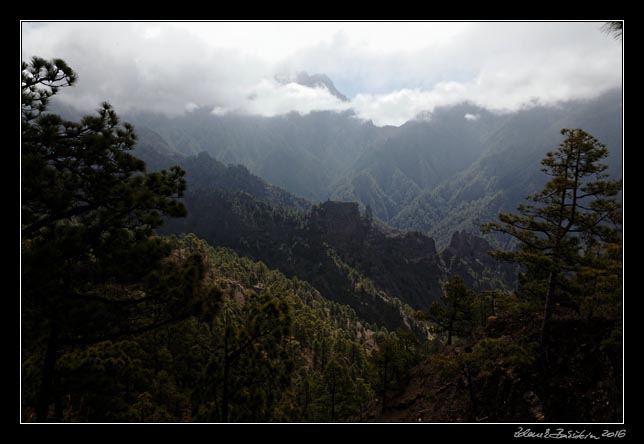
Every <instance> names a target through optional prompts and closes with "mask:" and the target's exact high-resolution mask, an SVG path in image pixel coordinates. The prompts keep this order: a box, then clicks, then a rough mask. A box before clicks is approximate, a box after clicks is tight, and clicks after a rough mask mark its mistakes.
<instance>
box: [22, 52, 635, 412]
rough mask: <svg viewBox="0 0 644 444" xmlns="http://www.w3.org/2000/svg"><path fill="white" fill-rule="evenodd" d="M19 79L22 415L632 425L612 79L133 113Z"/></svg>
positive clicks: (321, 84)
mask: <svg viewBox="0 0 644 444" xmlns="http://www.w3.org/2000/svg"><path fill="white" fill-rule="evenodd" d="M21 78H22V88H21V92H22V95H21V99H22V100H21V104H22V107H21V130H22V139H21V168H22V176H21V258H20V260H21V324H20V329H21V331H20V334H21V406H20V412H21V419H22V422H139V423H140V422H222V423H223V422H388V421H409V422H517V421H518V422H546V423H553V422H571V423H572V422H580V421H582V422H620V421H622V420H623V418H624V416H623V415H624V411H623V404H622V401H623V396H624V395H625V390H624V387H623V375H624V370H623V362H624V356H623V325H624V324H623V309H624V298H623V264H622V261H623V231H622V224H623V210H622V205H621V198H622V190H623V185H622V182H621V180H619V177H621V169H620V166H621V165H620V163H621V130H620V128H619V126H618V125H617V123H619V117H620V113H621V98H620V97H619V95H618V94H617V93H616V92H611V93H607V94H605V95H603V96H601V97H599V98H598V99H594V100H589V101H585V102H569V103H564V104H561V106H559V107H558V108H552V107H548V108H546V107H532V108H530V109H527V110H523V111H518V112H515V113H508V114H494V113H491V112H489V111H486V110H485V109H483V108H479V107H474V106H472V105H469V104H461V105H456V106H451V107H443V108H440V107H439V108H437V109H436V110H435V111H434V112H433V113H432V114H431V115H424V116H423V115H421V116H419V118H418V119H416V120H414V121H410V122H408V123H406V124H404V125H402V126H400V127H398V128H394V127H384V128H379V127H376V126H374V125H373V124H371V123H365V122H362V121H360V120H358V119H356V118H355V116H354V115H352V114H351V113H350V112H343V113H336V112H327V111H325V112H312V113H309V114H307V115H300V114H295V113H293V114H286V115H279V116H276V117H270V118H266V117H257V116H242V115H235V114H234V113H231V114H225V115H214V114H212V113H210V112H208V111H206V110H205V109H199V107H196V109H193V110H192V111H190V112H187V113H185V114H184V115H183V116H181V117H174V118H171V117H166V116H162V115H152V114H150V113H139V114H137V115H133V116H132V117H133V118H134V119H136V121H137V122H136V124H135V125H132V124H130V123H125V122H122V121H121V119H120V117H119V115H118V114H117V112H116V111H115V109H114V108H113V107H112V106H111V105H110V104H108V103H103V104H101V105H100V108H99V109H98V110H97V111H96V112H95V113H93V114H91V115H86V116H78V115H74V113H75V111H72V110H71V109H67V110H65V109H64V107H62V106H61V107H58V108H53V109H52V108H50V100H51V99H52V98H54V96H56V95H57V94H59V93H60V92H64V91H65V89H67V88H69V87H73V86H74V85H75V84H76V83H77V81H78V76H77V75H76V72H75V71H74V70H73V69H72V68H71V67H70V66H69V65H67V63H65V61H63V60H61V59H52V60H45V59H43V58H39V57H33V58H32V59H31V60H29V61H25V62H23V64H22V67H21ZM298 79H299V82H300V83H299V84H298V85H300V86H302V87H305V86H306V85H307V84H312V85H314V86H315V88H318V89H324V88H326V89H327V90H328V91H331V92H333V97H335V98H336V99H339V100H342V101H343V102H346V101H348V99H347V98H346V97H345V96H343V95H342V94H341V93H340V92H339V91H337V90H336V89H335V86H333V83H332V82H331V80H330V79H329V78H328V77H326V76H308V75H307V76H304V75H300V76H299V77H298ZM318 92H319V91H318ZM57 110H58V111H61V110H62V112H61V114H62V115H59V114H58V113H57ZM465 116H469V117H467V118H466V117H465ZM564 125H565V126H564ZM582 126H583V128H582ZM224 162H226V163H224ZM409 228H411V229H409Z"/></svg>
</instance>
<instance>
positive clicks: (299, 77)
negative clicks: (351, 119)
mask: <svg viewBox="0 0 644 444" xmlns="http://www.w3.org/2000/svg"><path fill="white" fill-rule="evenodd" d="M276 79H277V81H278V82H280V83H291V82H292V83H297V84H298V85H303V86H308V87H309V88H319V87H324V88H326V89H327V90H328V91H329V92H330V93H331V95H333V96H335V97H337V98H338V99H340V100H342V101H343V102H348V101H349V99H347V96H345V95H344V94H342V93H341V92H340V91H338V89H337V88H336V87H335V85H334V84H333V81H332V80H331V79H330V78H329V76H327V75H326V74H309V73H307V72H306V71H300V72H298V73H297V74H296V75H295V77H277V76H276Z"/></svg>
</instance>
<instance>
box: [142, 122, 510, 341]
mask: <svg viewBox="0 0 644 444" xmlns="http://www.w3.org/2000/svg"><path fill="white" fill-rule="evenodd" d="M158 142H159V140H158V138H157V137H155V136H154V134H150V133H148V132H144V133H143V136H142V137H141V143H140V144H139V145H138V147H137V149H136V154H137V155H138V156H140V157H141V158H143V159H144V160H146V161H147V162H148V164H149V165H150V166H151V168H163V167H168V166H170V165H173V164H178V165H180V166H181V167H182V168H184V169H185V170H186V171H187V176H186V177H187V182H188V190H187V192H186V195H185V198H184V201H185V203H186V205H187V207H188V216H187V217H186V218H185V219H175V220H170V221H168V222H167V225H166V226H165V227H164V228H163V229H162V230H161V232H162V233H189V232H192V233H195V234H197V235H198V236H200V237H202V238H204V239H205V240H207V241H208V242H210V243H211V244H212V245H217V246H219V245H221V246H226V247H230V248H233V249H234V250H235V251H237V252H238V253H240V254H243V255H245V256H247V257H250V258H252V259H254V260H261V261H263V262H265V263H266V264H267V265H269V266H270V267H272V268H276V269H279V270H281V271H282V272H284V273H285V274H286V275H287V276H290V277H295V276H297V277H299V278H301V279H305V280H307V281H308V282H309V283H311V284H312V285H313V286H314V287H315V288H316V289H318V290H319V291H320V292H321V293H322V294H323V295H324V296H325V297H327V298H329V299H331V300H334V301H337V302H340V303H344V304H348V305H350V306H351V307H353V309H355V310H356V312H357V313H358V314H359V315H360V316H361V317H362V318H363V319H365V320H366V321H368V322H373V323H377V324H379V325H385V326H387V327H388V328H390V329H396V328H398V327H402V326H404V327H406V328H412V329H416V330H418V332H419V333H421V334H424V333H423V330H424V327H422V326H421V325H417V321H416V320H415V319H414V316H413V309H427V308H429V306H430V305H431V303H432V301H434V300H436V299H437V298H438V297H439V296H440V294H441V291H442V290H441V282H442V281H444V280H445V279H446V276H447V275H448V273H453V272H458V273H464V274H466V275H468V276H470V278H469V280H468V282H469V283H471V285H472V286H473V288H476V289H483V288H488V287H489V285H490V284H491V283H492V282H493V281H494V282H497V281H498V282H504V283H506V284H507V283H508V282H510V281H509V280H508V279H506V276H505V275H504V274H503V272H502V269H501V268H500V266H499V264H496V263H494V261H492V260H491V259H490V258H488V257H487V250H486V248H487V247H488V245H487V244H486V243H485V241H483V240H482V239H479V242H478V243H476V245H474V243H472V242H470V244H471V245H470V246H472V245H474V246H475V247H476V248H467V247H466V248H463V247H462V245H459V246H455V247H454V248H452V250H450V251H449V252H448V253H446V254H447V255H446V256H441V255H439V254H438V252H437V250H436V248H435V244H434V241H433V240H432V239H431V238H429V237H427V236H424V235H422V234H420V233H404V232H396V231H393V230H392V229H391V228H387V227H385V226H382V224H380V223H378V222H377V221H374V220H373V219H372V218H371V216H370V215H367V214H361V212H360V210H359V206H358V204H357V203H349V202H347V203H343V202H331V201H327V202H324V203H322V204H320V205H315V206H313V207H311V206H310V204H309V203H308V202H307V201H305V200H303V199H299V198H296V197H294V196H292V195H290V194H289V193H288V192H286V191H284V190H282V189H280V188H277V187H274V186H272V185H269V184H267V183H266V182H264V181H263V180H261V179H259V178H257V177H256V176H253V175H252V174H250V173H249V172H248V170H246V169H245V168H244V167H242V166H224V165H223V164H222V163H220V162H218V161H216V160H214V159H212V158H211V157H210V156H209V155H208V154H206V153H201V154H200V155H198V156H188V157H184V156H177V155H173V156H167V155H164V154H163V152H167V147H165V146H161V149H160V150H155V144H156V143H158ZM463 236H465V234H463ZM468 239H469V238H468ZM480 258H483V262H481V260H480ZM481 264H483V265H481ZM481 267H483V268H481ZM483 269H485V272H484V271H483ZM486 273H487V274H486ZM401 302H402V304H401ZM405 304H408V306H407V305H405Z"/></svg>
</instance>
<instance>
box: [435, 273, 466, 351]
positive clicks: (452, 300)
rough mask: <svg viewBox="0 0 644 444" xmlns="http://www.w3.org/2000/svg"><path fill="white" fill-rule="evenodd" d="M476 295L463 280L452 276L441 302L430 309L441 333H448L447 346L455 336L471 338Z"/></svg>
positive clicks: (436, 302)
mask: <svg viewBox="0 0 644 444" xmlns="http://www.w3.org/2000/svg"><path fill="white" fill-rule="evenodd" d="M473 302H474V293H473V292H472V291H471V290H470V289H468V288H467V287H466V286H465V282H464V281H463V278H461V277H460V276H458V275H452V276H451V277H450V278H449V280H448V281H447V283H446V284H445V290H444V292H443V295H442V296H441V301H440V302H438V301H435V302H434V303H433V304H432V306H431V307H430V309H429V315H430V318H431V319H432V320H433V321H434V322H435V323H436V326H437V327H438V330H439V331H442V332H445V333H447V345H451V344H452V339H453V337H454V335H460V336H469V335H470V333H471V331H472V328H473V313H472V308H473V307H472V305H473Z"/></svg>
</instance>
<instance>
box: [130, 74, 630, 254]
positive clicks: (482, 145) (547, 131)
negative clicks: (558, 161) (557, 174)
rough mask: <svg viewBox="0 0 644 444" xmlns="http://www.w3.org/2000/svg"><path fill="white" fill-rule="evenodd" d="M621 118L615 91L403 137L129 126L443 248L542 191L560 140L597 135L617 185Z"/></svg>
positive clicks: (484, 115)
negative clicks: (567, 133)
mask: <svg viewBox="0 0 644 444" xmlns="http://www.w3.org/2000/svg"><path fill="white" fill-rule="evenodd" d="M308 78H309V79H311V78H314V76H310V77H308ZM325 78H326V77H325ZM621 106H622V102H621V91H619V90H615V91H611V92H609V93H606V94H604V95H602V96H600V97H598V98H596V99H593V100H586V101H574V102H567V103H562V104H560V105H559V106H557V107H543V106H535V107H533V108H530V109H527V110H524V111H519V112H515V113H507V114H498V113H492V112H490V111H487V110H485V109H483V108H480V107H477V106H474V105H471V104H466V103H465V104H461V105H455V106H449V107H444V108H438V109H436V110H435V111H434V112H433V113H431V114H426V115H424V116H423V115H421V116H419V118H418V119H417V120H414V121H410V122H408V123H406V124H404V125H402V126H400V127H376V126H374V125H373V124H371V123H370V122H364V121H362V120H360V119H357V118H355V117H354V115H353V114H352V113H351V112H350V111H346V112H331V111H322V112H312V113H310V114H307V115H301V114H298V113H290V114H287V115H283V116H276V117H271V118H268V117H258V116H246V115H235V114H226V115H223V116H219V115H214V114H212V113H210V112H208V111H207V110H205V109H198V110H195V111H193V112H190V113H186V114H185V115H183V116H179V117H174V118H170V117H167V116H164V115H159V114H151V113H137V114H132V115H128V116H126V117H127V118H128V120H130V121H131V122H133V123H134V124H135V125H136V127H137V128H141V130H142V131H143V134H142V136H141V141H142V143H145V142H146V130H147V129H149V130H151V131H154V132H155V133H156V134H157V135H158V137H159V138H160V139H162V140H163V146H164V147H166V149H167V150H169V151H170V152H176V153H178V154H184V155H188V154H197V153H200V152H207V153H209V154H210V155H211V156H212V157H213V158H215V159H217V160H219V161H220V162H222V163H224V164H241V165H244V166H246V167H247V168H248V169H249V171H250V172H252V173H253V174H256V175H257V176H259V177H261V178H263V179H265V180H266V181H268V182H269V183H271V184H273V185H276V186H279V187H282V188H284V189H286V190H288V191H289V192H291V193H293V194H294V195H296V196H301V197H303V198H306V199H308V200H310V201H312V202H320V201H324V200H326V199H329V198H330V199H333V200H339V201H347V202H358V203H359V204H360V205H361V207H362V208H364V207H366V206H367V205H369V206H370V208H371V209H372V211H373V214H374V216H375V217H376V218H378V219H379V220H381V221H383V222H385V223H387V224H390V225H392V226H394V227H396V228H399V229H403V230H405V229H412V230H418V231H421V232H424V233H428V234H429V235H431V236H433V237H434V238H435V239H436V241H437V243H438V245H439V246H441V247H444V246H446V245H447V244H448V243H449V240H450V239H451V235H452V233H453V232H454V231H455V230H466V231H470V232H473V233H479V225H480V223H483V222H487V221H490V220H492V219H494V218H495V215H496V214H497V213H498V212H499V211H508V210H512V209H513V208H514V207H515V206H516V205H517V204H518V203H520V201H521V200H522V199H523V198H524V197H525V196H526V195H527V194H530V193H531V192H533V191H535V190H537V189H539V188H540V187H541V186H542V185H543V183H544V181H545V178H544V177H543V175H541V173H540V171H539V169H538V168H534V165H538V163H539V161H540V159H542V158H543V156H544V155H545V153H546V152H548V151H551V150H553V149H555V148H556V147H557V146H558V144H559V143H560V142H561V136H560V135H559V131H560V130H561V128H578V127H579V128H587V129H588V131H589V132H590V133H591V134H594V135H596V137H597V138H598V139H599V140H600V141H601V142H602V143H604V144H606V145H607V146H608V149H609V151H610V157H609V159H608V162H609V167H610V168H609V173H610V175H611V176H612V177H621V159H622V154H621V151H622V141H621Z"/></svg>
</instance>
